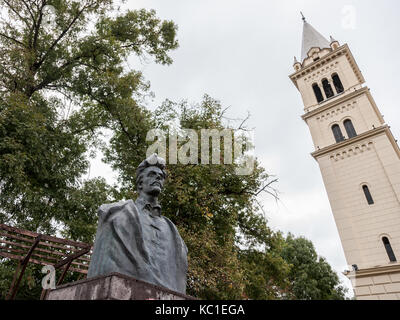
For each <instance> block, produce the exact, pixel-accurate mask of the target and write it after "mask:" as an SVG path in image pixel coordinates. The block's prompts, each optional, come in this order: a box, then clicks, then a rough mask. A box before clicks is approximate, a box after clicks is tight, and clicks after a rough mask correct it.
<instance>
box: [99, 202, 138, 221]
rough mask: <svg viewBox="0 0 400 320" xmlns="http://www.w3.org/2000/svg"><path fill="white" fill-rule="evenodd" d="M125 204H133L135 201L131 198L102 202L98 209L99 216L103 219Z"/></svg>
mask: <svg viewBox="0 0 400 320" xmlns="http://www.w3.org/2000/svg"><path fill="white" fill-rule="evenodd" d="M126 206H135V203H134V202H133V200H121V201H118V202H113V203H105V204H102V205H101V206H100V207H99V210H98V215H99V218H102V219H104V218H106V217H107V216H108V215H109V214H111V213H113V212H117V211H120V210H121V209H123V208H124V207H126Z"/></svg>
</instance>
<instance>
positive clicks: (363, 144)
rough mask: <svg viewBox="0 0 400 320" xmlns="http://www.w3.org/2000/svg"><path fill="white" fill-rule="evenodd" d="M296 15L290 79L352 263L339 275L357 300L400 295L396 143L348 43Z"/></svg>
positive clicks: (398, 153)
mask: <svg viewBox="0 0 400 320" xmlns="http://www.w3.org/2000/svg"><path fill="white" fill-rule="evenodd" d="M303 21H304V25H303V40H302V41H303V43H302V49H301V58H300V60H297V59H296V57H295V60H294V65H293V67H294V70H295V72H294V73H293V74H291V75H290V79H291V80H292V81H293V83H294V85H295V86H296V88H297V89H298V90H299V92H300V94H301V97H302V99H303V103H304V115H303V116H302V118H303V120H304V121H305V122H306V124H307V125H308V127H309V129H310V132H311V136H312V140H313V142H314V147H315V150H314V152H313V153H312V156H313V157H314V159H315V160H316V161H317V162H318V165H319V167H320V170H321V173H322V178H323V181H324V184H325V188H326V191H327V194H328V198H329V201H330V204H331V209H332V213H333V215H334V218H335V222H336V226H337V229H338V232H339V235H340V239H341V242H342V246H343V249H344V253H345V257H346V260H347V264H348V265H349V266H352V267H351V268H352V271H347V272H346V273H345V274H346V275H347V276H348V277H349V278H350V279H351V280H352V284H353V288H354V292H355V295H356V297H357V299H359V300H366V299H375V300H378V299H380V300H388V299H398V300H400V263H399V262H398V261H399V260H398V259H400V149H399V146H398V145H397V141H396V140H395V139H394V137H393V135H392V133H391V130H390V127H389V126H388V125H387V124H385V121H384V119H383V117H382V115H381V113H380V111H379V108H378V106H377V105H376V103H375V101H374V99H373V97H372V95H371V93H370V90H369V88H368V87H367V86H365V85H364V83H365V80H364V77H363V75H362V73H361V71H360V69H359V68H358V66H357V63H356V60H355V59H354V57H353V55H352V53H351V51H350V48H349V46H348V45H347V44H343V45H340V44H339V42H338V41H337V40H335V39H333V38H332V37H330V40H327V39H326V38H325V37H323V36H322V35H321V34H320V33H319V32H318V31H316V30H315V29H314V28H313V27H312V26H311V25H310V24H309V23H308V22H307V21H306V19H305V18H304V17H303ZM316 227H317V226H316Z"/></svg>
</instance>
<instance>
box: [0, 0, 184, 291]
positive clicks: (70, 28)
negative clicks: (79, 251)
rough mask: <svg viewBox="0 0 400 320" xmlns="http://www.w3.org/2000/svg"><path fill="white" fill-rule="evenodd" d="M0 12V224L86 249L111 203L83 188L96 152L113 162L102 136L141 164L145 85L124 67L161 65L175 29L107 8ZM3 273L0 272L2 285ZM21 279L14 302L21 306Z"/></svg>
mask: <svg viewBox="0 0 400 320" xmlns="http://www.w3.org/2000/svg"><path fill="white" fill-rule="evenodd" d="M50 9H51V10H50ZM0 12H1V16H0V223H7V224H10V225H14V226H18V227H21V228H26V229H29V230H32V231H37V232H42V233H46V234H54V235H55V234H57V233H61V234H62V235H63V236H64V237H67V238H70V239H74V240H81V241H86V242H92V241H93V240H94V239H93V238H94V234H95V230H96V223H97V208H98V206H99V205H100V204H101V203H104V202H110V201H113V200H116V199H117V197H118V193H117V192H116V189H115V188H114V187H111V186H109V185H107V184H106V182H105V181H104V180H103V179H101V178H94V179H90V180H88V179H85V178H84V177H85V174H86V173H87V171H88V168H89V160H90V157H91V156H93V155H94V153H95V151H96V149H99V148H103V149H104V150H105V151H106V152H108V153H109V154H114V153H116V154H118V153H119V152H120V151H119V150H118V149H117V148H118V146H116V145H115V144H113V143H111V144H110V145H105V144H104V142H103V141H104V139H103V133H104V132H105V131H108V132H111V134H112V135H113V137H114V138H112V141H113V139H116V138H115V137H118V138H119V139H122V138H121V136H124V139H125V140H124V142H126V145H125V146H124V147H127V145H128V146H129V145H132V146H133V147H132V149H134V150H136V152H135V156H136V157H137V159H139V158H140V159H143V156H144V154H145V148H146V146H145V143H144V142H145V134H146V132H147V130H148V127H149V125H150V117H149V113H148V111H147V110H145V109H144V108H143V107H142V106H141V101H142V100H143V99H144V97H145V96H146V95H147V94H148V93H147V91H148V88H149V84H148V83H147V82H146V81H145V79H144V78H143V76H142V74H141V73H140V72H138V71H135V70H130V69H129V68H127V67H126V63H125V62H126V60H127V59H128V57H129V56H130V55H132V54H135V55H139V56H144V55H147V56H151V57H153V58H154V59H155V61H156V62H157V63H161V64H170V63H171V62H172V60H171V58H170V57H169V55H168V53H169V52H170V51H171V50H173V49H175V48H177V47H178V42H177V40H176V30H177V27H176V25H175V24H174V23H173V22H172V21H162V20H160V19H158V18H157V17H156V14H155V11H154V10H150V11H146V10H136V11H127V12H122V11H121V10H119V9H118V8H115V7H114V5H113V1H111V0H83V1H73V0H32V1H25V0H4V1H1V3H0ZM49 12H50V13H52V15H49ZM93 21H94V23H92V22H93ZM10 265H13V264H12V263H11V264H10V263H9V262H8V261H2V262H1V264H0V269H1V270H0V273H1V275H2V280H4V278H3V276H4V277H6V278H7V279H8V283H11V279H12V275H10V272H9V271H10V270H12V269H13V268H11V269H10ZM36 269H37V268H36ZM36 269H35V267H34V266H29V268H28V270H27V274H33V275H36V276H37V275H38V274H39V276H40V272H37V270H36ZM7 275H8V276H7ZM10 276H11V278H10ZM27 278H28V276H26V277H24V280H23V284H24V286H23V287H22V288H21V290H20V294H19V296H18V298H21V297H24V296H25V297H26V296H29V294H28V295H27V293H28V292H29V290H27V289H26V288H28V287H29V286H28V282H27ZM39 279H40V278H39ZM37 280H38V279H37V278H35V281H34V282H35V283H36V284H37V283H39V284H40V281H37ZM5 282H6V281H1V285H3V284H4V283H5ZM31 284H32V282H31ZM27 286H28V287H27ZM34 297H36V296H31V298H34ZM36 298H37V297H36Z"/></svg>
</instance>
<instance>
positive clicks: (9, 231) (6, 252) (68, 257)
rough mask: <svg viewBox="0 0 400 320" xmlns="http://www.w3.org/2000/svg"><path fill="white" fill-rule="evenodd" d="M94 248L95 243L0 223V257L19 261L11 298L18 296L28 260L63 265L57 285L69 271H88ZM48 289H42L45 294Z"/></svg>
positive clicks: (82, 272)
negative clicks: (72, 239) (67, 238)
mask: <svg viewBox="0 0 400 320" xmlns="http://www.w3.org/2000/svg"><path fill="white" fill-rule="evenodd" d="M91 249H92V244H88V243H83V242H77V241H71V240H66V239H62V238H57V237H52V236H48V235H44V234H39V233H36V232H32V231H28V230H23V229H18V228H15V227H10V226H7V225H4V224H0V257H4V258H8V259H12V260H17V261H19V263H18V267H17V269H16V271H15V274H14V278H13V281H12V284H11V287H10V291H9V293H8V295H7V300H13V299H14V298H15V295H16V293H17V290H18V287H19V284H20V282H21V279H22V276H23V275H24V272H25V269H26V266H27V265H28V263H35V264H39V265H43V266H46V265H51V266H53V267H54V268H55V269H56V270H57V269H60V268H63V271H62V274H61V276H60V278H59V279H58V282H57V285H60V284H61V283H62V281H63V280H64V277H65V275H66V273H67V271H73V272H78V273H81V274H82V275H86V274H87V272H88V268H89V263H90V254H91ZM44 293H45V291H43V292H42V297H43V296H44ZM42 297H41V298H42Z"/></svg>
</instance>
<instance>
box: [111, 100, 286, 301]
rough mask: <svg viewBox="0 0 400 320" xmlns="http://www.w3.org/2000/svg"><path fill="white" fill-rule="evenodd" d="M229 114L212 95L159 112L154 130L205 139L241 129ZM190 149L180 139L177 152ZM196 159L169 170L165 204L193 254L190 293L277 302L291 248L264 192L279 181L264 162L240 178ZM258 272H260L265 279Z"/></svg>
mask: <svg viewBox="0 0 400 320" xmlns="http://www.w3.org/2000/svg"><path fill="white" fill-rule="evenodd" d="M226 110H227V109H223V108H222V105H221V103H220V102H219V101H218V100H215V99H213V98H211V97H210V96H208V95H205V96H204V98H203V100H202V101H201V102H200V103H197V104H189V103H188V102H187V101H182V102H180V103H175V102H172V101H169V100H167V101H165V102H164V103H163V104H162V106H160V107H159V108H158V109H157V110H156V111H155V112H154V124H155V126H156V128H159V129H162V130H164V131H165V132H167V133H168V132H169V130H172V131H174V130H178V131H179V130H180V129H193V130H195V131H196V132H197V134H198V137H200V136H201V129H216V130H220V131H221V130H223V129H237V128H236V127H233V126H230V125H229V124H228V121H226V117H225V113H226ZM170 124H175V126H174V125H172V126H171V125H170ZM241 127H243V123H242V125H241ZM168 136H169V135H168ZM167 140H168V141H167V155H169V148H168V147H169V142H170V141H169V138H168V139H167ZM185 143H186V141H185V140H184V141H181V142H180V144H178V148H179V147H181V146H182V145H183V144H185ZM224 146H225V141H224V140H223V139H221V144H220V146H218V147H217V148H220V153H221V159H224V156H225V154H224ZM210 151H211V145H210ZM129 154H131V152H129V150H126V156H128V155H129ZM195 158H197V162H198V163H199V164H197V165H196V164H190V163H189V164H181V163H178V164H176V165H169V171H168V181H167V183H166V186H165V190H164V193H163V194H162V196H161V199H160V200H161V204H162V208H163V214H164V215H166V216H167V217H169V218H170V219H171V220H172V221H173V222H174V223H175V224H176V225H177V226H178V228H179V230H180V232H181V233H182V237H183V239H184V240H185V242H186V244H187V246H188V249H189V277H188V279H189V280H188V293H189V294H193V295H195V296H197V297H199V298H206V299H246V298H250V299H267V298H271V299H272V298H278V297H279V296H280V294H281V292H283V291H284V290H285V287H286V286H287V282H286V278H287V275H288V271H289V269H288V265H287V263H286V262H285V261H284V260H283V259H282V257H281V256H280V253H281V250H282V248H283V244H284V242H283V239H282V238H281V236H280V234H277V233H275V232H273V231H272V230H270V229H269V228H268V227H267V222H266V220H265V218H264V216H263V214H262V212H261V209H260V207H259V204H258V202H257V196H258V195H259V194H260V193H261V192H264V191H270V192H271V191H273V190H272V189H271V183H272V182H274V181H275V179H273V178H272V177H270V176H269V175H268V174H267V173H266V172H265V170H264V169H263V168H262V167H261V166H260V165H259V164H258V163H257V162H255V165H254V170H253V172H252V173H251V174H249V175H238V174H237V173H236V171H235V169H236V168H237V167H238V166H239V164H238V163H236V162H233V163H232V164H224V163H223V161H221V163H220V164H210V165H201V164H200V163H201V157H200V152H198V154H196V155H195ZM110 160H113V159H110ZM131 163H134V161H133V159H132V161H125V162H124V163H123V165H122V163H120V162H113V164H114V165H115V168H116V169H118V170H120V171H122V172H126V173H128V172H130V171H131V170H132V168H131ZM132 197H135V195H132ZM254 268H257V269H258V270H261V274H260V277H261V278H262V281H260V279H259V278H257V277H256V276H255V271H254ZM254 288H257V290H258V291H257V290H256V289H254ZM256 291H257V293H256Z"/></svg>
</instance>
